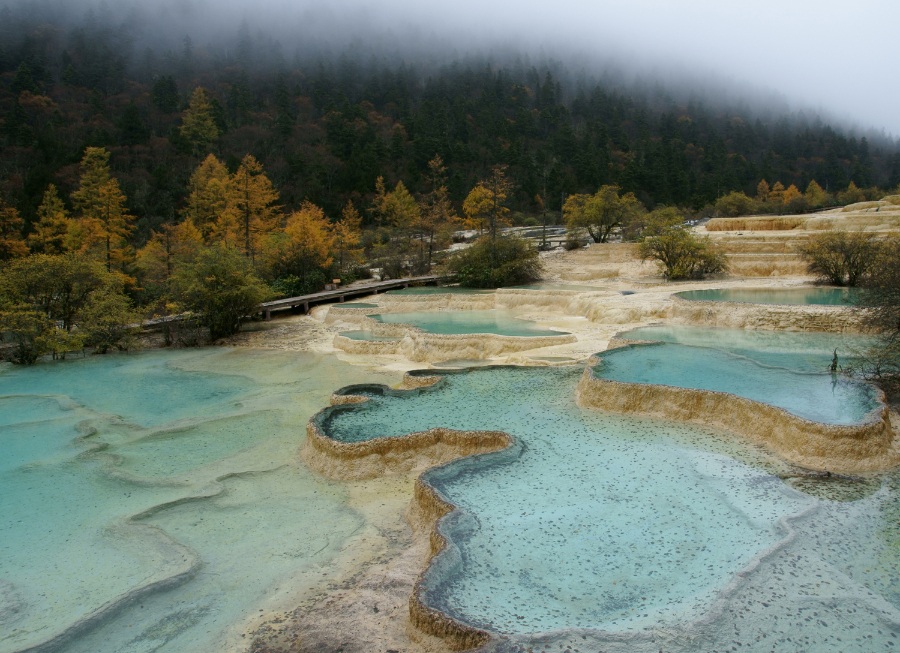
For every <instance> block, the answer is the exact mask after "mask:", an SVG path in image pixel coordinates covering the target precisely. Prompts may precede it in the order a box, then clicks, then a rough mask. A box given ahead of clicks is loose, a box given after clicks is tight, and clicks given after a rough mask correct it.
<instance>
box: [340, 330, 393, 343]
mask: <svg viewBox="0 0 900 653" xmlns="http://www.w3.org/2000/svg"><path fill="white" fill-rule="evenodd" d="M340 335H342V336H344V337H345V338H350V340H366V341H372V340H374V341H386V342H392V341H393V342H396V341H397V340H403V338H402V337H401V336H376V335H375V334H373V333H372V332H371V331H341V333H340Z"/></svg>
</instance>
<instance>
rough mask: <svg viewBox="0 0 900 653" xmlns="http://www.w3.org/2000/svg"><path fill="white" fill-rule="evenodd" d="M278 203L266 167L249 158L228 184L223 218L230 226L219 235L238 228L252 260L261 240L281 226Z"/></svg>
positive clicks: (247, 254) (244, 248) (220, 229)
mask: <svg viewBox="0 0 900 653" xmlns="http://www.w3.org/2000/svg"><path fill="white" fill-rule="evenodd" d="M277 201H278V192H277V191H276V190H275V189H274V188H273V187H272V182H271V181H269V178H268V177H266V174H265V172H264V171H263V167H262V164H261V163H259V161H257V160H256V159H255V158H254V157H253V156H251V155H250V154H248V155H247V156H245V157H244V159H243V160H242V161H241V165H240V167H239V168H238V169H237V171H236V172H235V173H234V175H232V176H231V178H230V179H229V180H228V199H227V203H226V208H225V211H224V212H223V214H222V218H221V220H222V221H224V222H227V223H228V224H227V225H222V227H221V228H219V229H218V231H219V232H220V233H222V232H227V231H228V230H230V229H232V228H234V227H235V226H236V227H237V229H238V232H239V238H240V242H241V248H242V250H243V252H244V254H245V255H246V256H247V257H248V258H250V259H251V260H252V259H253V258H254V256H255V252H256V250H257V247H258V246H259V243H260V240H261V239H262V238H263V237H264V236H266V235H267V234H269V233H270V232H272V231H274V230H275V229H276V228H278V226H279V224H278V223H279V220H280V218H281V214H280V208H281V207H279V206H276V205H275V202H277Z"/></svg>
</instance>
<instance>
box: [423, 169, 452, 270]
mask: <svg viewBox="0 0 900 653" xmlns="http://www.w3.org/2000/svg"><path fill="white" fill-rule="evenodd" d="M446 172H447V168H446V167H445V166H444V161H443V159H441V157H440V156H435V157H434V158H433V159H432V160H431V161H429V162H428V181H429V185H430V187H431V188H430V190H429V191H428V192H427V193H426V194H425V195H423V196H422V201H421V203H420V206H419V220H418V225H417V227H418V228H417V230H418V232H419V237H420V240H421V242H422V246H423V248H424V247H426V246H427V248H428V269H429V270H430V269H431V257H432V254H433V253H434V246H435V241H436V239H440V238H442V237H446V232H447V231H449V230H450V229H451V228H452V225H455V224H456V223H457V222H458V221H459V217H458V216H457V215H456V211H455V210H454V209H453V204H451V202H450V194H449V192H448V191H447V176H446ZM423 258H424V257H423Z"/></svg>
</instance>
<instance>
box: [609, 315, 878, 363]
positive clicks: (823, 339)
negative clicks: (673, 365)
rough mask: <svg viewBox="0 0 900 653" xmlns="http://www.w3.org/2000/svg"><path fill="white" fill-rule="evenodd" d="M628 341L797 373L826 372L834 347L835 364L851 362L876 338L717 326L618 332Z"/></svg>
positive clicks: (870, 345) (871, 344) (674, 327)
mask: <svg viewBox="0 0 900 653" xmlns="http://www.w3.org/2000/svg"><path fill="white" fill-rule="evenodd" d="M619 337H621V338H626V339H629V340H659V341H662V342H670V343H675V344H680V345H687V346H691V347H713V348H715V349H721V350H723V351H728V352H731V353H733V354H737V355H739V356H744V357H746V358H751V359H753V360H755V361H758V362H760V363H762V364H764V365H769V366H772V367H782V368H784V369H788V370H794V371H797V372H825V371H827V370H828V369H829V367H830V366H831V361H832V359H833V357H834V351H835V350H837V354H838V364H839V365H846V364H848V363H853V362H854V361H855V360H857V359H858V357H859V356H860V355H861V354H863V353H865V351H866V350H867V349H868V348H870V347H872V346H874V345H875V344H876V343H877V340H876V339H874V338H871V337H869V336H860V335H845V334H840V333H815V332H790V331H763V330H754V329H726V328H718V327H691V326H657V327H643V328H640V329H632V330H631V331H626V332H624V333H620V334H619Z"/></svg>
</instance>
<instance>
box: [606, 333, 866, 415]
mask: <svg viewBox="0 0 900 653" xmlns="http://www.w3.org/2000/svg"><path fill="white" fill-rule="evenodd" d="M601 357H602V359H603V360H602V362H601V363H600V364H599V365H597V366H595V367H594V374H595V375H596V376H598V377H600V378H603V379H610V380H612V381H622V382H625V383H643V384H655V385H668V386H675V387H678V388H694V389H697V390H714V391H716V392H727V393H729V394H734V395H738V396H739V397H745V398H747V399H752V400H754V401H759V402H762V403H766V404H771V405H772V406H777V407H779V408H783V409H785V410H787V411H788V412H790V413H793V414H794V415H797V416H799V417H803V418H806V419H809V420H812V421H814V422H822V423H824V424H844V425H847V424H857V423H860V422H863V421H865V419H866V416H867V415H870V414H871V413H872V412H873V411H875V410H876V409H878V408H880V407H881V403H880V401H879V400H878V397H877V395H876V391H875V389H874V388H873V387H872V386H870V385H868V384H866V383H860V382H857V381H852V380H849V379H844V378H841V377H838V376H833V375H831V374H826V373H811V372H795V371H792V370H787V369H784V368H782V367H770V366H768V365H763V364H761V363H759V362H757V361H755V360H753V359H750V358H746V357H744V356H739V355H735V354H732V353H729V352H726V351H722V350H719V349H711V348H706V347H690V346H686V345H676V344H671V343H659V344H649V345H634V346H631V347H622V348H619V349H613V350H610V351H605V352H603V353H602V354H601Z"/></svg>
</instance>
